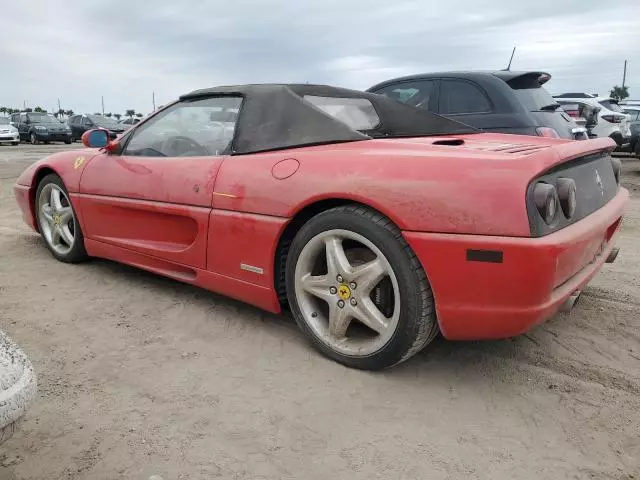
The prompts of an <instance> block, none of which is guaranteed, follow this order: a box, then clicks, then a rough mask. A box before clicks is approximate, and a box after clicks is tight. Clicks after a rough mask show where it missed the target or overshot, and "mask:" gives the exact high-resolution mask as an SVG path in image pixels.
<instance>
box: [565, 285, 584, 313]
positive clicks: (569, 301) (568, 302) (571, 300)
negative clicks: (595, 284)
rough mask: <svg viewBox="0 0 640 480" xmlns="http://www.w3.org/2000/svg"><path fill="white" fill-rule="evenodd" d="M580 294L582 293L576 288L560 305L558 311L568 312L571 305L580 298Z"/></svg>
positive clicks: (573, 305) (571, 308)
mask: <svg viewBox="0 0 640 480" xmlns="http://www.w3.org/2000/svg"><path fill="white" fill-rule="evenodd" d="M580 294H582V290H576V291H575V292H573V293H572V294H571V296H570V297H569V298H567V299H566V300H565V301H564V303H563V304H562V306H561V307H560V311H561V312H562V313H569V312H571V310H573V307H575V306H576V303H578V299H579V298H580Z"/></svg>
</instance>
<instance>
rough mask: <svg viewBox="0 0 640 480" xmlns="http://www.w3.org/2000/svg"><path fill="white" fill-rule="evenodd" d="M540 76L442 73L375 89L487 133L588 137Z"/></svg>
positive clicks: (387, 83)
mask: <svg viewBox="0 0 640 480" xmlns="http://www.w3.org/2000/svg"><path fill="white" fill-rule="evenodd" d="M550 78H551V76H550V75H549V74H548V73H544V72H512V71H498V72H443V73H426V74H420V75H411V76H408V77H402V78H395V79H392V80H387V81H385V82H382V83H379V84H377V85H374V86H373V87H371V88H369V89H368V90H367V91H368V92H373V93H380V94H382V95H385V96H387V97H389V98H392V99H394V100H397V101H400V102H403V103H406V104H408V105H412V106H416V107H420V108H425V109H427V110H429V111H431V112H435V113H439V114H440V115H444V116H446V117H449V118H452V119H455V120H457V121H459V122H462V123H465V124H467V125H472V126H474V127H476V128H480V129H482V130H484V131H487V132H502V133H516V134H523V135H537V136H543V137H560V138H571V139H579V140H584V139H586V138H587V133H586V130H585V129H584V128H581V127H579V126H578V125H577V124H576V122H574V121H573V120H572V119H571V117H569V116H568V115H567V114H566V113H564V112H563V111H562V109H560V108H559V107H560V105H559V104H558V102H556V101H555V100H554V99H553V97H552V96H551V95H550V94H549V93H548V92H547V91H546V90H545V89H544V87H543V85H544V84H545V83H546V82H547V81H549V79H550Z"/></svg>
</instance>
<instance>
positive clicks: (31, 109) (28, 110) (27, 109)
mask: <svg viewBox="0 0 640 480" xmlns="http://www.w3.org/2000/svg"><path fill="white" fill-rule="evenodd" d="M24 111H25V112H27V113H31V112H33V108H25V109H24Z"/></svg>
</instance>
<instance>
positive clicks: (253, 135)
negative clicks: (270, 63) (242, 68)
mask: <svg viewBox="0 0 640 480" xmlns="http://www.w3.org/2000/svg"><path fill="white" fill-rule="evenodd" d="M306 95H309V96H317V97H336V98H365V99H367V100H369V101H370V102H371V103H372V105H373V107H374V109H375V110H376V113H377V114H378V117H379V118H380V123H379V124H378V125H377V126H376V127H375V128H373V129H371V130H363V131H357V130H354V129H352V128H350V127H349V126H348V125H347V124H345V123H343V122H342V121H340V120H337V119H336V118H334V117H332V116H331V115H330V114H328V113H325V112H324V111H323V110H321V109H320V108H318V107H316V106H315V105H313V104H312V103H310V102H308V101H306V100H304V98H303V97H304V96H306ZM213 96H233V97H237V96H241V97H242V98H243V101H242V106H241V109H240V115H239V117H238V123H237V125H236V134H235V138H234V141H233V144H232V145H231V152H230V153H231V154H232V155H240V154H246V153H256V152H264V151H269V150H279V149H283V148H293V147H302V146H309V145H322V144H329V143H340V142H352V141H362V140H370V139H371V138H385V137H386V138H389V137H419V136H428V135H449V134H463V133H474V132H477V130H476V129H474V128H473V127H470V126H468V125H465V124H462V123H459V122H456V121H454V120H450V119H448V118H445V117H442V116H440V115H436V114H434V113H431V112H428V111H426V110H423V109H419V108H415V107H412V106H409V105H405V104H402V103H399V102H396V101H395V100H391V99H389V98H387V97H385V96H383V95H376V94H374V93H366V92H361V91H358V90H349V89H345V88H337V87H331V86H327V85H307V84H256V85H235V86H223V87H214V88H207V89H202V90H196V91H194V92H191V93H189V94H186V95H183V96H181V97H180V100H181V101H190V100H197V99H201V98H207V97H213Z"/></svg>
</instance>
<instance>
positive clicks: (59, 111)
mask: <svg viewBox="0 0 640 480" xmlns="http://www.w3.org/2000/svg"><path fill="white" fill-rule="evenodd" d="M64 114H65V111H64V110H63V109H62V108H61V109H60V110H58V116H59V117H64Z"/></svg>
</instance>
